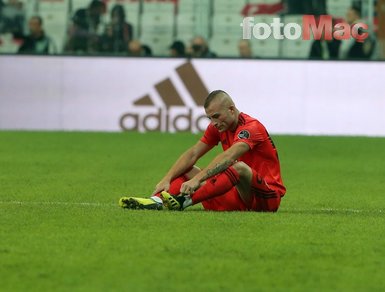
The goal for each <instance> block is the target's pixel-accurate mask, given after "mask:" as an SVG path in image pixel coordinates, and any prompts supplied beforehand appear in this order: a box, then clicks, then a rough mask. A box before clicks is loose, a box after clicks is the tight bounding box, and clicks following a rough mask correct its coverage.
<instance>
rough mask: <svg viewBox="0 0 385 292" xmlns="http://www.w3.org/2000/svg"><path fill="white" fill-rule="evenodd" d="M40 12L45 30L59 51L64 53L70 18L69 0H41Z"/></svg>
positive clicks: (39, 3)
mask: <svg viewBox="0 0 385 292" xmlns="http://www.w3.org/2000/svg"><path fill="white" fill-rule="evenodd" d="M38 14H39V15H40V16H41V17H42V19H43V26H44V30H45V32H46V33H47V35H48V36H49V37H51V39H52V40H53V42H54V43H55V45H56V48H57V53H62V52H63V47H64V41H65V36H66V30H67V24H68V18H69V0H57V1H48V0H40V1H39V2H38Z"/></svg>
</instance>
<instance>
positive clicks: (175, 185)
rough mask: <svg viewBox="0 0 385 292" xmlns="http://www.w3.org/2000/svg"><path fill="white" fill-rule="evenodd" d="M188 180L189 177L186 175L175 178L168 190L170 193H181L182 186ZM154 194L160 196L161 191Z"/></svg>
mask: <svg viewBox="0 0 385 292" xmlns="http://www.w3.org/2000/svg"><path fill="white" fill-rule="evenodd" d="M186 181H187V178H186V177H185V175H181V176H178V177H177V178H175V179H173V180H172V181H171V183H170V189H169V190H168V193H169V194H170V195H175V196H176V195H179V193H180V187H181V186H182V184H183V183H184V182H186ZM154 196H156V197H160V193H157V194H155V195H154Z"/></svg>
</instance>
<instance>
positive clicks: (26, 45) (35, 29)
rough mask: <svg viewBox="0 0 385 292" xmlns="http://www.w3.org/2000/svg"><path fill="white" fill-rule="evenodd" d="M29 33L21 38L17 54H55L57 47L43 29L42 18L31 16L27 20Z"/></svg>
mask: <svg viewBox="0 0 385 292" xmlns="http://www.w3.org/2000/svg"><path fill="white" fill-rule="evenodd" d="M28 27H29V31H30V33H29V35H27V36H25V37H24V38H23V44H22V45H21V47H20V48H19V54H55V53H57V49H56V46H55V44H54V43H53V41H52V40H51V38H50V37H48V36H47V35H46V34H45V33H44V30H43V20H42V18H41V17H40V16H33V17H31V18H30V20H29V22H28Z"/></svg>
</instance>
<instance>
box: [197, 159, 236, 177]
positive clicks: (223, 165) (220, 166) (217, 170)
mask: <svg viewBox="0 0 385 292" xmlns="http://www.w3.org/2000/svg"><path fill="white" fill-rule="evenodd" d="M233 163H234V161H231V160H225V161H223V162H222V163H218V164H217V165H216V166H215V167H214V168H211V169H208V170H207V173H206V175H205V176H204V177H202V181H204V180H206V179H208V178H210V177H212V176H214V175H217V174H218V173H221V172H223V171H225V170H226V169H227V168H228V167H229V166H231V165H232V164H233Z"/></svg>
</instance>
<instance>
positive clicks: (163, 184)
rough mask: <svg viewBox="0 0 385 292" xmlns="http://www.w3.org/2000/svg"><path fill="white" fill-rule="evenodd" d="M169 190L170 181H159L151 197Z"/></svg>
mask: <svg viewBox="0 0 385 292" xmlns="http://www.w3.org/2000/svg"><path fill="white" fill-rule="evenodd" d="M169 189H170V181H168V180H161V181H160V182H159V183H158V184H157V185H156V186H155V189H154V191H153V193H152V196H153V195H155V194H157V193H160V192H162V191H166V192H168V190H169Z"/></svg>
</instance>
